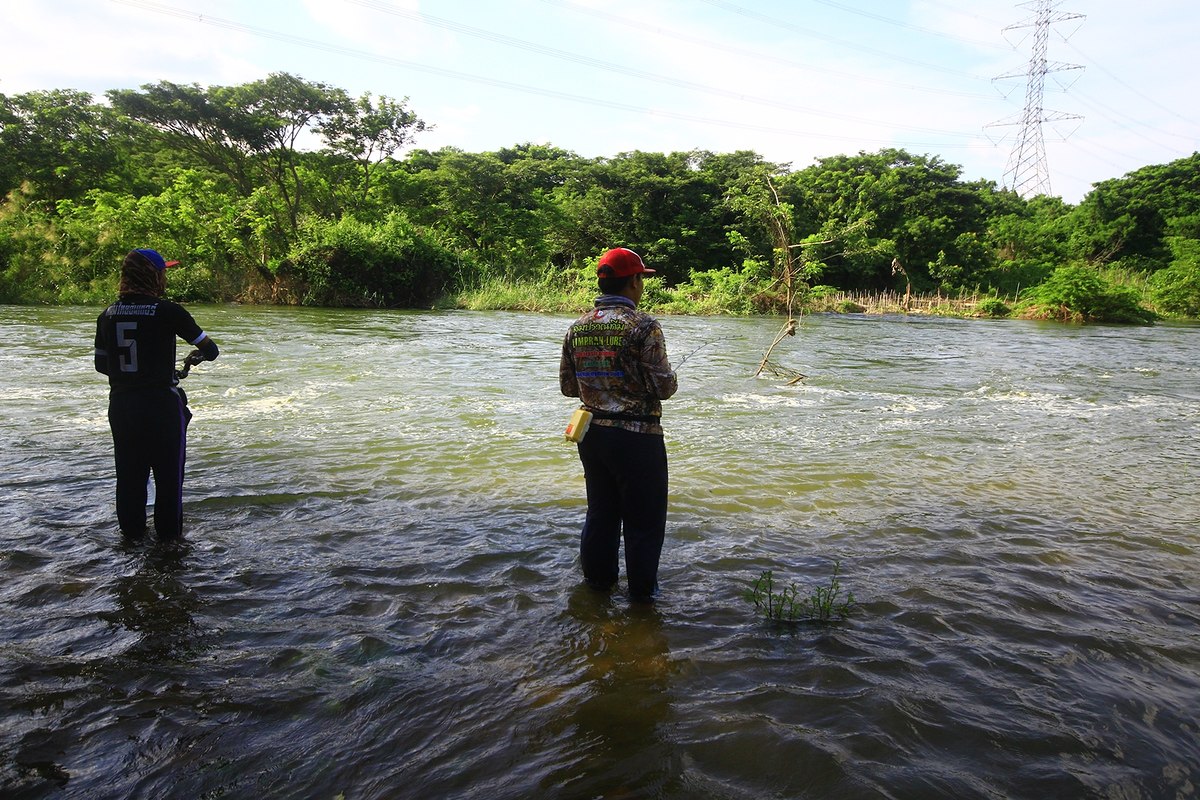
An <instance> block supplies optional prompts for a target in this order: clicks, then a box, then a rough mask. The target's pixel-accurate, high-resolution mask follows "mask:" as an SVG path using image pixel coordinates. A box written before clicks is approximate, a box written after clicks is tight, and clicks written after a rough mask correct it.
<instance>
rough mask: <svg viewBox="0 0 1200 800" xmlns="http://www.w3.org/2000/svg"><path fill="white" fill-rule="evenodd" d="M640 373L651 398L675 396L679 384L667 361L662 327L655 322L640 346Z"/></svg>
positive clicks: (664, 398) (661, 398)
mask: <svg viewBox="0 0 1200 800" xmlns="http://www.w3.org/2000/svg"><path fill="white" fill-rule="evenodd" d="M641 361H642V372H643V374H644V375H645V377H646V389H647V390H648V391H649V393H650V395H651V396H652V397H656V398H658V399H659V400H666V399H667V398H668V397H670V396H671V395H673V394H675V390H676V389H678V388H679V382H678V380H677V378H676V377H675V372H674V371H673V370H672V369H671V364H670V362H669V361H667V342H666V340H665V339H664V338H663V332H662V327H661V326H660V325H659V324H658V322H657V321H655V322H653V323H652V324H651V326H650V330H649V332H647V334H646V340H645V342H644V343H643V345H642V359H641Z"/></svg>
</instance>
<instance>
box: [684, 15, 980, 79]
mask: <svg viewBox="0 0 1200 800" xmlns="http://www.w3.org/2000/svg"><path fill="white" fill-rule="evenodd" d="M700 1H701V2H703V3H707V4H708V5H710V6H714V7H716V8H720V9H724V10H725V11H729V12H731V13H733V14H737V15H739V16H743V17H746V18H747V19H754V20H757V21H759V22H765V23H767V24H768V25H770V26H771V27H772V28H781V29H784V30H789V31H792V32H793V33H798V34H800V35H801V36H807V37H810V38H813V39H820V40H822V41H825V42H829V43H830V44H836V45H838V46H839V47H845V48H846V49H848V50H857V51H859V52H863V53H869V54H870V55H872V56H874V57H882V58H886V59H889V60H891V61H897V62H899V63H902V64H909V65H911V66H914V67H921V68H922V69H928V70H933V71H934V72H943V73H947V74H950V75H957V76H959V77H968V78H971V79H972V80H977V81H985V80H987V78H984V77H982V76H977V75H967V74H964V73H962V72H960V71H959V70H956V69H951V68H949V67H943V66H942V65H941V64H931V63H929V62H928V61H920V60H918V59H915V58H908V57H906V56H901V55H896V54H895V53H886V52H882V51H879V50H875V49H874V48H868V47H864V46H863V45H861V44H859V43H858V42H854V41H851V40H848V39H839V38H838V37H836V36H830V35H828V34H824V33H819V32H817V31H815V30H813V29H811V28H807V27H805V26H803V25H797V24H796V23H794V22H789V21H788V20H785V19H780V18H779V17H772V16H770V15H769V14H763V13H761V12H758V11H754V10H752V9H749V8H745V7H743V6H739V5H737V4H736V3H730V2H726V0H700Z"/></svg>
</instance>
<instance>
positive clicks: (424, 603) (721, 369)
mask: <svg viewBox="0 0 1200 800" xmlns="http://www.w3.org/2000/svg"><path fill="white" fill-rule="evenodd" d="M198 316H199V317H202V318H203V319H204V321H205V327H206V328H207V329H210V330H212V331H213V333H214V335H215V336H217V338H219V339H220V340H221V342H222V350H223V356H222V358H221V359H220V360H218V361H217V362H213V363H211V364H205V365H201V366H200V367H198V368H196V369H195V370H193V371H192V374H191V376H190V377H189V378H188V382H189V383H188V386H187V389H188V394H189V397H190V398H191V405H192V408H193V410H194V411H195V413H196V419H195V421H194V424H193V426H192V428H191V429H190V431H189V459H188V460H189V470H188V480H187V484H186V495H185V516H186V518H187V524H188V528H189V534H188V537H189V538H188V543H187V544H186V545H185V546H184V547H183V548H181V549H176V550H172V549H166V548H162V547H161V546H160V545H158V544H156V543H147V544H146V545H134V546H131V545H125V544H122V542H121V540H120V537H119V536H118V535H117V532H116V527H115V522H114V520H113V519H112V477H111V469H112V467H111V464H112V461H111V452H110V447H111V442H110V439H109V434H108V429H107V423H106V421H105V418H104V408H105V388H104V386H103V384H102V382H100V379H99V378H98V377H96V376H93V375H92V374H91V373H90V371H89V370H90V361H89V358H90V353H89V346H90V341H91V338H90V336H91V332H90V330H89V328H90V327H91V326H92V325H93V320H94V317H95V312H94V310H93V309H4V313H3V314H0V337H3V339H4V341H5V342H7V343H9V344H8V346H6V347H5V348H0V497H2V498H3V500H2V501H0V578H2V579H3V580H0V796H3V797H4V798H6V799H7V798H8V797H35V798H41V797H64V798H75V797H78V798H91V797H151V796H162V797H179V798H193V797H254V796H263V797H297V798H300V797H303V798H308V797H338V796H339V795H342V796H345V797H346V798H352V797H353V798H407V797H412V798H425V797H456V798H458V797H462V798H488V800H495V799H496V798H501V799H503V798H525V797H550V798H593V797H613V798H616V797H631V798H632V797H639V798H640V797H661V798H680V799H682V798H694V797H720V798H747V797H760V796H768V797H849V798H883V797H894V798H926V797H954V798H961V797H967V798H974V797H979V798H995V797H1029V798H1042V797H1081V796H1083V797H1089V796H1095V797H1120V798H1145V799H1146V800H1156V799H1157V798H1175V797H1189V796H1194V795H1195V791H1196V788H1195V787H1197V786H1200V745H1198V744H1197V741H1198V738H1197V731H1196V714H1195V698H1196V697H1197V696H1200V675H1198V673H1197V664H1200V606H1198V605H1197V598H1198V597H1200V584H1198V583H1197V577H1196V576H1197V575H1198V574H1200V555H1198V552H1200V539H1198V535H1200V534H1198V533H1197V532H1198V531H1200V496H1198V495H1197V493H1196V492H1195V486H1196V485H1197V482H1198V481H1200V396H1198V395H1197V393H1196V391H1195V389H1194V387H1195V386H1200V329H1196V328H1187V327H1182V326H1156V327H1154V328H1137V329H1126V328H1102V327H1087V328H1069V327H1063V326H1048V325H1036V324H1027V323H1009V322H970V321H962V320H922V319H916V318H911V319H908V318H895V319H876V318H854V317H829V318H809V319H806V320H805V321H804V324H803V325H802V327H801V329H800V331H799V332H798V334H797V336H796V337H795V341H794V342H793V341H791V340H789V342H788V343H787V348H786V349H784V350H781V351H778V352H777V353H776V355H777V357H779V358H780V359H782V360H783V362H782V363H785V364H786V365H787V366H789V367H791V368H794V369H796V370H798V371H800V372H803V373H805V374H806V375H808V376H809V377H808V379H807V380H806V381H805V382H804V383H803V384H801V385H798V386H794V387H784V386H782V385H780V384H779V383H778V382H776V381H772V380H756V379H754V378H752V377H750V376H751V373H752V371H753V367H754V366H755V365H756V364H757V358H758V356H759V355H761V351H762V349H763V347H764V346H765V343H767V342H769V341H770V340H771V339H772V338H773V336H774V333H775V331H776V330H777V329H778V324H777V323H778V320H770V319H766V320H743V319H699V318H669V319H666V320H664V329H665V333H666V337H667V342H668V345H669V347H670V348H671V349H672V352H673V353H675V354H679V353H687V352H690V351H692V350H693V349H695V348H696V347H697V346H699V345H702V344H706V343H707V346H705V347H704V348H703V349H702V350H700V351H698V352H697V354H696V355H695V356H694V357H693V358H691V359H689V360H688V362H687V364H686V365H685V366H684V367H683V369H682V370H681V374H680V392H679V394H678V395H677V396H676V397H675V398H672V400H671V401H670V402H669V403H668V404H667V405H668V406H669V408H667V409H666V411H667V426H666V428H667V447H668V452H669V457H670V460H671V508H670V513H669V518H668V530H667V544H666V547H665V549H664V553H663V565H662V570H661V572H660V582H661V584H662V588H663V594H662V597H661V600H660V602H659V603H657V604H656V606H655V607H653V608H651V609H645V608H642V607H635V606H631V605H630V604H629V603H628V602H626V601H625V600H624V599H623V597H622V596H621V595H620V594H619V593H618V594H615V595H612V596H608V595H602V594H601V595H598V594H594V593H592V592H591V591H590V590H588V589H586V588H585V587H583V586H582V584H581V581H580V576H579V570H578V564H577V563H576V562H577V559H576V552H577V549H578V535H579V528H580V525H581V524H582V520H583V514H584V502H583V497H584V486H583V479H582V472H581V469H580V467H579V462H578V457H577V456H576V454H575V452H574V449H573V448H571V447H570V446H567V445H565V444H564V443H563V442H562V440H561V433H562V428H563V426H564V424H565V420H566V417H567V415H568V413H569V411H570V408H571V406H570V403H568V402H566V401H565V400H564V399H563V398H562V397H560V396H559V395H558V392H557V386H556V378H555V376H556V368H557V358H558V349H559V347H560V342H561V338H560V337H561V336H562V333H563V331H564V330H565V327H566V324H567V323H568V321H569V320H568V319H566V318H565V317H564V318H555V317H544V316H538V315H529V314H474V313H396V312H375V311H323V310H312V309H254V308H238V307H214V308H209V309H201V310H198ZM34 356H36V357H34ZM835 562H840V563H841V564H842V576H843V577H842V583H843V586H844V587H845V588H846V589H848V590H850V591H853V592H854V594H855V596H856V598H858V600H859V602H860V606H859V608H858V609H857V611H856V612H855V613H853V614H852V615H851V616H850V618H849V619H848V620H847V621H846V622H845V623H844V624H842V625H838V626H834V627H819V626H804V627H797V628H787V629H782V628H780V627H778V626H773V625H770V624H768V623H766V622H764V621H762V620H761V619H759V618H757V617H756V616H755V612H754V609H753V607H752V606H751V605H750V604H749V603H747V602H746V601H745V600H744V599H743V592H744V590H745V589H746V588H747V586H748V585H749V583H750V582H751V581H753V580H754V578H756V577H757V576H758V575H760V574H761V573H762V571H763V570H766V569H771V570H773V572H774V574H775V575H776V576H777V577H778V578H779V579H780V580H783V581H786V582H793V581H794V582H796V583H798V584H799V585H800V586H802V587H804V586H813V585H819V584H822V583H824V582H827V580H828V578H829V575H830V571H831V568H832V565H833V564H834V563H835Z"/></svg>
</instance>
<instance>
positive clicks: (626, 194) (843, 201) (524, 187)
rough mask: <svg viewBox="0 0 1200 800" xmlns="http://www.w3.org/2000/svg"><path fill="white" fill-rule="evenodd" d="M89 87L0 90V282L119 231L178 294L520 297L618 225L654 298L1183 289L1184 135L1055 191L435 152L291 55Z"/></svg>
mask: <svg viewBox="0 0 1200 800" xmlns="http://www.w3.org/2000/svg"><path fill="white" fill-rule="evenodd" d="M106 99H107V102H97V101H96V100H95V98H93V97H92V96H91V95H89V94H87V93H85V92H78V91H70V90H56V91H47V92H31V93H27V94H20V95H14V96H6V95H2V94H0V198H2V200H0V302H8V303H101V302H107V301H108V300H109V299H110V298H111V297H112V295H113V292H114V290H115V286H116V273H117V270H118V265H119V263H120V257H121V255H122V254H123V253H124V252H125V251H127V250H128V249H131V248H133V247H145V246H152V247H156V248H158V249H160V250H162V251H164V252H166V253H168V254H170V256H171V257H172V258H178V259H180V260H181V261H183V262H184V264H185V265H186V267H185V268H184V269H181V270H178V271H177V272H176V273H175V274H174V275H173V276H172V282H171V291H172V292H173V294H174V295H175V296H177V297H179V298H181V299H187V300H234V299H237V300H243V301H249V302H274V303H305V304H314V305H351V306H354V305H362V306H384V307H396V306H428V305H429V304H431V303H435V302H438V301H439V299H443V298H445V297H447V296H456V295H457V296H464V295H466V294H471V295H473V296H475V297H490V298H492V302H501V303H506V304H509V305H520V303H521V302H523V301H522V300H521V298H522V297H528V296H529V295H530V294H531V293H532V295H534V296H538V295H539V294H541V293H546V294H556V295H557V296H558V297H560V298H576V297H580V296H584V297H586V295H587V293H588V291H589V290H590V288H589V287H588V280H589V279H588V278H587V269H586V266H587V264H588V263H589V262H591V261H592V260H594V259H595V257H596V256H597V255H598V254H599V253H600V252H601V251H603V250H604V249H606V248H607V247H610V246H613V245H624V246H628V247H632V248H634V249H636V250H638V251H639V252H641V253H642V254H643V255H644V257H645V258H646V259H647V260H648V261H650V262H652V263H653V264H654V266H655V268H656V269H658V270H659V278H658V279H657V280H656V281H655V282H654V283H653V284H652V286H651V291H650V292H649V294H648V298H647V299H648V300H649V301H651V302H652V303H656V304H658V306H659V307H661V308H664V309H666V310H676V311H701V312H733V313H750V312H756V311H772V310H780V309H783V308H785V307H790V304H791V303H792V302H793V300H798V301H800V302H804V300H805V299H806V297H812V296H815V295H810V294H808V292H809V287H810V286H813V285H816V284H820V285H821V286H822V287H823V288H822V291H824V292H825V293H829V292H835V291H839V290H840V291H853V292H884V291H895V292H903V293H905V295H906V296H907V295H908V294H909V293H937V294H938V295H943V294H945V295H951V294H959V295H962V294H974V295H982V296H983V298H984V299H983V301H982V302H980V303H979V309H980V312H979V313H981V314H985V315H999V314H1000V313H1001V311H1003V313H1008V312H1009V311H1010V310H1013V309H1015V310H1016V313H1022V314H1025V315H1028V316H1034V317H1043V318H1056V319H1076V320H1093V319H1107V320H1113V321H1141V320H1145V319H1149V318H1151V317H1152V314H1150V313H1148V312H1149V311H1151V310H1153V311H1155V312H1158V313H1160V314H1174V315H1187V316H1196V315H1197V313H1198V312H1200V154H1194V155H1192V156H1190V157H1188V158H1184V159H1180V160H1179V161H1176V162H1173V163H1171V164H1166V165H1161V166H1152V167H1146V168H1144V169H1142V170H1139V171H1137V172H1134V173H1131V174H1129V175H1126V176H1124V177H1122V178H1120V179H1116V180H1111V181H1106V182H1103V183H1100V184H1097V185H1096V186H1095V188H1094V189H1093V191H1092V192H1091V193H1090V194H1089V195H1088V196H1087V197H1086V198H1085V199H1084V200H1083V201H1082V202H1081V203H1080V204H1079V205H1078V206H1076V207H1072V206H1069V205H1067V204H1065V203H1063V202H1062V201H1061V200H1059V199H1056V198H1049V197H1036V198H1033V199H1031V200H1024V199H1022V198H1020V197H1018V196H1016V195H1015V194H1013V193H1012V192H1009V191H1005V190H1003V189H1000V188H998V187H997V186H996V185H995V184H993V183H991V182H985V181H963V180H962V176H961V170H960V168H959V167H957V166H955V165H953V164H948V163H945V162H943V161H942V160H941V159H940V158H938V157H936V156H928V155H916V154H912V153H908V152H905V151H903V150H895V149H887V150H882V151H880V152H878V153H858V154H857V155H837V156H832V157H829V158H823V159H819V160H818V161H817V162H816V163H814V164H812V165H810V166H807V167H805V168H803V169H796V170H794V169H792V168H791V166H790V165H786V164H773V163H769V162H766V161H764V160H763V159H762V158H761V157H760V156H758V155H756V154H755V153H753V152H746V151H742V152H735V153H727V154H718V153H710V152H705V151H696V152H688V153H648V152H638V151H634V152H629V153H622V154H619V155H617V156H615V157H611V158H583V157H580V156H578V155H576V154H574V153H571V152H567V151H564V150H561V149H557V148H554V147H550V146H545V145H532V144H524V145H517V146H514V147H511V148H506V149H503V150H499V151H496V152H490V153H467V152H463V151H461V150H457V149H454V148H444V149H441V150H438V151H434V152H430V151H428V150H422V149H413V142H414V138H415V137H416V136H417V135H418V134H419V133H420V132H421V131H423V130H424V129H425V127H426V123H425V122H424V121H422V120H421V119H419V118H418V117H417V116H416V114H415V113H413V112H412V111H411V110H410V109H408V107H407V100H403V101H396V100H393V99H391V98H387V97H382V96H380V97H372V96H371V95H369V94H368V95H364V96H362V97H358V98H353V97H350V96H349V95H348V94H347V93H346V92H344V91H343V90H341V89H338V88H336V87H331V86H328V85H325V84H321V83H314V82H310V81H306V80H304V79H302V78H299V77H296V76H293V75H289V74H283V73H280V74H272V75H270V76H268V77H267V78H266V79H264V80H261V81H255V82H253V83H249V84H245V85H240V86H212V87H207V88H204V87H201V86H198V85H187V86H184V85H178V84H174V83H169V82H165V81H164V82H161V83H158V84H153V85H146V86H143V87H142V88H141V89H139V90H120V91H110V92H108V93H107V98H106ZM830 287H831V288H830ZM1135 287H1136V288H1135ZM500 298H508V299H507V300H501V299H500ZM549 305H553V304H552V303H550V304H549Z"/></svg>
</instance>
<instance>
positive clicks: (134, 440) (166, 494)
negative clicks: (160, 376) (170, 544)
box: [108, 388, 192, 540]
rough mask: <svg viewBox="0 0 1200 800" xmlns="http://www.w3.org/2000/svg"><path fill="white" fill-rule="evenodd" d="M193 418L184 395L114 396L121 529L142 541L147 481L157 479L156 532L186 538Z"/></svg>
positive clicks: (143, 392) (161, 391)
mask: <svg viewBox="0 0 1200 800" xmlns="http://www.w3.org/2000/svg"><path fill="white" fill-rule="evenodd" d="M191 418H192V414H191V412H190V411H189V410H188V407H187V400H186V399H185V398H184V396H183V393H182V391H179V390H175V389H169V388H158V389H137V390H128V391H117V392H110V393H109V398H108V424H109V426H110V427H111V428H112V436H113V455H114V458H115V460H116V467H117V524H119V525H120V526H121V532H122V533H124V534H125V535H126V536H129V537H131V538H135V539H136V538H140V537H141V536H142V535H143V534H144V533H145V532H146V481H147V480H148V479H149V477H150V474H151V473H153V474H154V530H155V532H156V533H157V534H158V538H160V539H164V540H169V539H177V538H179V537H180V536H182V535H183V462H184V456H185V454H186V450H187V426H188V422H189V421H190V420H191Z"/></svg>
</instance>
